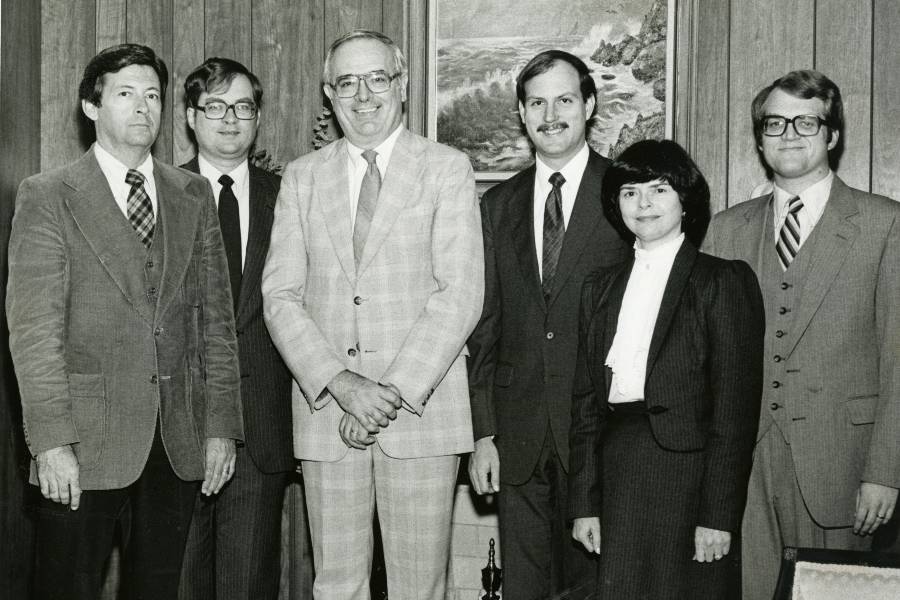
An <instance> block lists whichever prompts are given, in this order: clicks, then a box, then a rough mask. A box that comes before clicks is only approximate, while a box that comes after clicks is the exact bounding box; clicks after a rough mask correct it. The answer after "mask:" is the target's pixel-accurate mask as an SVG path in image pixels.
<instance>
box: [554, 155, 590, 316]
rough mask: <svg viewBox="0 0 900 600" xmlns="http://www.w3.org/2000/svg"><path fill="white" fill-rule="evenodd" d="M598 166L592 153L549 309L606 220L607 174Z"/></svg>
mask: <svg viewBox="0 0 900 600" xmlns="http://www.w3.org/2000/svg"><path fill="white" fill-rule="evenodd" d="M598 165H599V159H598V157H596V156H595V155H594V154H593V152H591V153H589V155H588V163H587V165H586V167H585V169H584V174H583V175H582V177H581V185H580V186H579V187H578V194H577V195H576V197H575V205H574V207H573V208H572V215H571V216H570V217H569V226H568V227H567V228H566V235H565V237H564V238H563V246H562V250H561V251H560V254H559V264H558V265H557V267H556V275H555V276H554V277H553V285H552V288H551V291H550V298H549V300H548V302H547V304H548V306H549V305H550V304H553V301H554V300H555V299H556V297H557V295H559V291H560V290H561V289H562V287H563V285H564V284H565V282H566V280H567V279H568V278H569V276H570V275H571V274H572V270H573V269H574V268H575V265H576V264H578V259H579V258H580V257H581V253H582V251H583V250H584V247H585V245H586V244H588V243H589V242H590V241H591V234H592V233H593V232H594V231H596V229H597V221H599V220H600V219H601V218H602V217H603V208H602V206H601V204H600V185H601V181H602V177H603V173H602V171H600V170H599V166H598Z"/></svg>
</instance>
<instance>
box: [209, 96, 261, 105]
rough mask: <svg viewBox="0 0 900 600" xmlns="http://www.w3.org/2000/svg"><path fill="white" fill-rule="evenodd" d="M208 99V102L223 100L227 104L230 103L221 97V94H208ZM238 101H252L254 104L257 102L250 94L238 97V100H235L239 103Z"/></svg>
mask: <svg viewBox="0 0 900 600" xmlns="http://www.w3.org/2000/svg"><path fill="white" fill-rule="evenodd" d="M206 101H207V102H223V103H225V104H228V103H229V102H228V100H225V99H224V98H221V97H219V96H211V95H207V96H206ZM237 102H251V103H254V104H255V103H256V101H255V100H254V99H253V98H251V97H250V96H244V97H242V98H238V99H237V100H235V103H237Z"/></svg>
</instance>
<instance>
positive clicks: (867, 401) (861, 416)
mask: <svg viewBox="0 0 900 600" xmlns="http://www.w3.org/2000/svg"><path fill="white" fill-rule="evenodd" d="M877 404H878V394H873V395H871V396H851V397H850V398H847V401H846V402H845V403H844V405H845V406H846V407H847V416H848V417H849V418H850V422H851V423H853V424H854V425H867V424H870V423H874V422H875V406H876V405H877Z"/></svg>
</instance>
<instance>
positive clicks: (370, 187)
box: [353, 150, 381, 267]
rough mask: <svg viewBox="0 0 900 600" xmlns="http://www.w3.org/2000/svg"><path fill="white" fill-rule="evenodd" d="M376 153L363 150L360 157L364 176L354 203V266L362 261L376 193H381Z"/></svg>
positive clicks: (373, 212) (376, 200) (376, 197)
mask: <svg viewBox="0 0 900 600" xmlns="http://www.w3.org/2000/svg"><path fill="white" fill-rule="evenodd" d="M377 156H378V153H377V152H375V151H374V150H365V151H363V153H362V157H363V158H364V159H366V163H367V166H366V174H365V175H363V180H362V185H360V186H359V201H358V202H357V203H356V222H355V224H354V225H353V258H355V259H356V266H357V267H359V261H360V260H361V259H362V253H363V248H364V247H365V246H366V238H367V237H369V225H371V224H372V217H374V216H375V205H376V204H377V203H378V192H380V191H381V173H380V172H379V171H378V165H377V164H376V163H375V157H377Z"/></svg>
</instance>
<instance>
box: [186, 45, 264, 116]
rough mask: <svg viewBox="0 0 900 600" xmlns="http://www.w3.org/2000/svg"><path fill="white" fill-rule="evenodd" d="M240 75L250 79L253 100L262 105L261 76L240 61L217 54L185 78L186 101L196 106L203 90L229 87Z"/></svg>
mask: <svg viewBox="0 0 900 600" xmlns="http://www.w3.org/2000/svg"><path fill="white" fill-rule="evenodd" d="M238 75H243V76H244V77H246V78H247V79H249V80H250V85H251V86H252V87H253V101H254V102H255V103H256V106H261V105H262V95H263V89H262V85H261V84H260V83H259V78H257V77H256V75H254V74H253V73H251V72H250V69H248V68H247V67H245V66H244V65H242V64H241V63H239V62H238V61H236V60H231V59H230V58H219V57H217V56H213V57H212V58H207V59H206V60H204V61H203V64H201V65H200V66H199V67H197V68H196V69H194V70H193V71H191V72H190V73H189V74H188V76H187V78H186V79H185V80H184V99H185V103H186V104H187V105H188V106H190V107H192V108H196V107H197V104H198V102H200V94H202V93H203V92H206V93H208V94H209V93H212V92H215V91H216V90H218V89H220V88H223V87H227V86H229V85H231V82H232V81H234V78H235V77H237V76H238Z"/></svg>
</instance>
